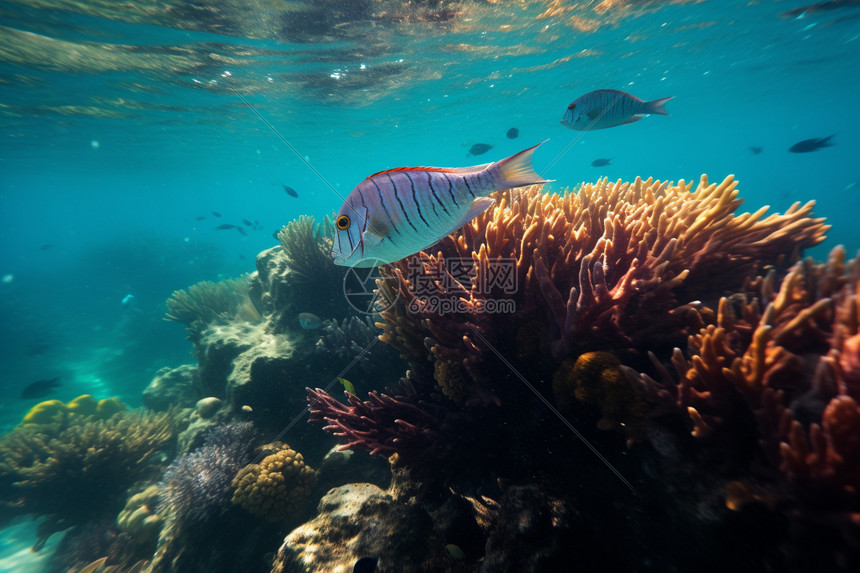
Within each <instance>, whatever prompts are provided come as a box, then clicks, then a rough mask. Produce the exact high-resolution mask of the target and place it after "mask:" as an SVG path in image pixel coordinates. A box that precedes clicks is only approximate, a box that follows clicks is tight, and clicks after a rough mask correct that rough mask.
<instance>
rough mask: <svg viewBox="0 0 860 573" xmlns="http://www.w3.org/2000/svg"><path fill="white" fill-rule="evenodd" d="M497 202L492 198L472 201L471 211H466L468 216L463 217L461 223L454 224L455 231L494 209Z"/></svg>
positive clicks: (480, 198)
mask: <svg viewBox="0 0 860 573" xmlns="http://www.w3.org/2000/svg"><path fill="white" fill-rule="evenodd" d="M495 202H496V200H495V199H493V198H492V197H478V198H477V199H475V200H474V201H472V204H471V205H469V210H468V211H466V214H465V215H463V216H462V217H461V218H460V220H459V221H457V222H456V223H454V225H453V229H459V228H460V227H462V226H463V225H465V224H466V223H468V222H469V221H471V220H472V219H474V218H475V217H477V216H478V215H480V214H481V213H483V212H484V211H486V210H487V209H489V208H490V207H492V206H493V203H495Z"/></svg>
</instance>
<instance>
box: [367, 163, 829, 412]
mask: <svg viewBox="0 0 860 573" xmlns="http://www.w3.org/2000/svg"><path fill="white" fill-rule="evenodd" d="M741 202H742V201H741V200H740V199H738V198H737V190H736V183H735V182H734V180H733V179H732V178H731V177H729V178H727V179H726V180H724V181H723V182H722V183H720V184H718V185H717V184H711V183H709V182H708V180H707V178H706V177H704V176H703V177H702V179H701V181H700V182H699V185H698V186H697V188H696V189H695V190H693V189H692V185H691V184H689V183H685V182H684V181H680V182H679V183H678V184H677V185H675V184H670V183H666V182H659V181H653V180H651V179H649V180H647V181H642V180H640V179H637V180H636V181H635V182H634V183H632V184H630V183H622V182H617V183H609V182H608V181H607V180H602V181H599V182H598V183H596V184H594V185H592V184H586V185H583V186H582V188H581V189H580V190H579V192H578V193H576V194H573V193H566V194H564V195H561V196H559V195H553V194H547V193H543V192H542V191H541V189H540V187H537V186H533V187H529V188H526V189H523V190H512V191H508V192H504V193H501V194H499V196H498V201H497V205H496V207H495V208H493V209H490V210H488V211H486V212H485V213H484V214H482V215H480V216H479V217H477V218H476V219H475V220H473V221H472V222H471V223H469V224H467V225H466V226H465V227H463V228H462V229H461V230H460V231H458V232H456V233H454V234H452V235H449V236H448V237H447V238H445V239H443V240H442V241H441V242H440V243H439V244H438V245H437V246H436V247H434V249H435V251H433V252H421V253H419V254H417V255H414V256H412V257H408V258H407V259H404V260H402V261H399V262H397V263H395V264H393V265H391V266H389V267H388V269H387V272H388V273H389V274H390V275H391V276H394V277H396V278H397V279H398V281H399V285H400V288H399V290H398V291H393V289H391V288H390V287H384V286H383V285H380V287H381V288H380V295H381V296H382V298H383V299H385V300H387V301H388V302H389V303H390V306H389V308H388V309H387V310H385V311H384V312H382V317H383V319H384V322H383V323H382V324H380V326H381V327H382V328H384V332H383V334H382V336H381V340H383V341H384V342H387V343H389V344H391V345H393V346H394V347H395V348H397V349H398V350H399V351H400V352H401V353H402V354H403V355H405V356H409V357H412V358H414V359H419V358H420V357H422V356H424V355H426V347H429V348H430V349H431V351H432V355H433V358H434V360H445V361H448V362H451V363H457V364H459V365H460V366H461V367H462V368H463V369H464V370H465V372H466V373H468V375H469V376H470V377H471V378H472V379H473V380H477V381H480V380H481V379H482V371H484V370H485V369H484V368H482V367H481V366H482V363H483V362H484V358H485V357H484V355H485V354H486V344H485V343H484V340H486V341H487V342H489V343H490V344H493V345H495V346H497V347H499V348H500V350H501V351H503V352H504V351H506V350H511V351H513V350H515V344H516V341H514V340H513V339H512V337H511V336H508V333H509V332H511V333H522V332H525V330H524V328H525V327H526V326H528V327H529V328H528V329H526V330H528V331H529V332H531V334H530V336H529V340H530V341H532V344H531V350H532V351H533V350H534V349H536V348H539V349H540V353H541V355H542V357H543V358H551V359H553V360H554V361H561V360H563V359H565V358H568V357H571V356H576V355H578V354H581V353H583V352H587V351H590V350H608V349H612V350H613V351H621V352H622V353H626V352H630V351H632V352H634V353H637V354H644V352H645V351H647V350H655V349H657V350H660V349H666V350H668V349H671V347H672V346H674V345H677V344H679V343H680V342H681V341H683V339H684V338H685V337H686V335H687V334H688V333H689V331H691V330H692V331H695V330H697V329H698V328H700V327H701V326H703V319H702V317H701V315H700V312H699V310H700V305H699V303H697V302H691V301H696V300H707V299H709V298H716V297H717V296H719V295H720V294H722V293H723V292H724V291H725V289H728V288H735V289H736V288H739V287H740V286H741V284H740V282H741V280H742V277H744V276H745V275H746V274H750V273H753V272H754V271H757V270H759V269H761V268H762V267H763V265H764V264H766V263H779V262H781V261H784V260H786V259H789V258H791V257H794V256H796V254H797V252H798V251H799V250H801V249H803V248H806V247H810V246H813V245H816V244H818V243H819V242H821V241H822V240H823V238H824V232H825V231H826V229H827V228H828V227H827V226H826V225H824V224H823V222H822V220H821V219H811V218H810V217H809V214H810V212H811V208H812V205H813V204H812V203H808V204H806V205H804V206H801V205H800V204H795V205H793V206H792V207H790V208H789V209H788V211H787V212H786V213H785V214H782V215H776V214H774V215H770V216H768V217H764V213H765V209H760V210H758V211H756V212H755V213H752V214H750V213H746V214H742V215H735V211H736V210H737V209H738V207H739V206H740V204H741ZM508 271H510V272H508ZM395 295H396V296H395ZM440 300H443V301H449V302H450V305H449V306H450V307H451V308H453V310H452V311H451V312H440V310H439V309H440V306H439V304H438V301H440ZM500 301H511V302H513V303H514V304H513V305H507V306H506V308H508V309H512V310H511V311H510V312H504V313H500V312H487V309H488V308H490V307H491V306H495V307H500ZM511 354H517V353H515V352H512V353H511ZM470 390H472V391H473V389H470ZM471 398H472V400H475V399H485V396H482V395H481V393H480V392H479V393H477V394H475V393H474V391H473V395H472V396H471Z"/></svg>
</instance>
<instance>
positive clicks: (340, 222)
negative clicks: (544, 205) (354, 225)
mask: <svg viewBox="0 0 860 573" xmlns="http://www.w3.org/2000/svg"><path fill="white" fill-rule="evenodd" d="M349 223H350V221H349V217H348V216H346V215H341V216H340V217H338V218H337V221H335V225H337V228H338V229H340V230H341V231H346V230H347V229H349Z"/></svg>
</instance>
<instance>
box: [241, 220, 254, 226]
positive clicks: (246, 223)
mask: <svg viewBox="0 0 860 573" xmlns="http://www.w3.org/2000/svg"><path fill="white" fill-rule="evenodd" d="M242 223H244V224H245V226H246V227H253V226H254V223H252V222H251V221H249V220H248V219H242Z"/></svg>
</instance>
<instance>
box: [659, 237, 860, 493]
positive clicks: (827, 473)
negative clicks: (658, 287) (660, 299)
mask: <svg viewBox="0 0 860 573" xmlns="http://www.w3.org/2000/svg"><path fill="white" fill-rule="evenodd" d="M858 281H860V261H858V259H854V260H853V261H850V262H848V263H846V261H845V252H844V250H843V249H842V248H841V247H837V248H836V249H834V250H833V251H832V252H831V254H830V259H829V261H828V263H826V264H815V263H813V262H812V261H811V260H806V261H803V262H800V263H797V264H796V265H795V266H794V267H793V268H792V269H791V271H790V272H789V273H788V275H787V276H786V277H785V278H784V279H783V280H782V282H781V284H780V285H779V289H778V290H776V280H775V275H774V273H770V274H768V275H767V276H766V277H761V278H759V279H756V280H755V281H752V282H751V283H750V284H749V285H748V289H749V290H750V293H749V294H748V295H740V296H735V297H732V298H724V299H722V300H721V301H720V306H719V312H718V315H717V317H718V318H717V324H716V325H710V326H708V327H707V328H704V329H702V330H701V331H700V332H699V333H698V334H696V335H693V336H691V337H690V339H689V344H688V350H689V352H690V358H689V359H686V358H684V356H683V354H682V353H681V351H680V350H678V349H676V350H675V353H674V355H673V357H672V365H673V367H674V370H675V372H676V374H677V376H678V377H679V379H680V382H679V383H678V385H677V386H675V384H674V382H672V379H671V376H670V375H669V373H668V372H667V371H666V370H664V369H662V367H661V366H660V364H659V363H658V362H656V360H655V365H656V366H657V368H658V370H660V371H661V382H656V381H654V380H653V379H651V378H649V377H647V376H643V377H642V380H643V381H644V382H645V384H646V386H647V388H648V391H649V393H650V394H651V396H652V397H654V398H655V399H656V400H657V401H659V402H662V403H663V405H664V406H665V407H667V408H669V409H671V408H672V407H673V405H674V406H675V407H678V408H681V409H683V410H685V411H686V412H688V414H689V416H690V418H691V420H692V425H693V430H692V433H693V435H694V436H695V437H697V438H707V439H708V440H709V441H710V442H711V443H717V444H720V445H721V448H722V452H723V456H724V458H725V459H724V461H726V462H728V463H733V464H738V463H746V462H747V461H748V460H749V459H750V457H751V456H755V455H756V454H755V452H756V451H757V450H759V449H760V450H761V452H762V455H763V459H764V461H766V462H768V463H769V464H770V465H771V467H773V468H779V469H780V470H781V471H782V472H783V473H784V474H785V475H786V476H787V477H788V478H790V480H791V481H792V482H793V483H795V484H796V485H799V486H803V487H807V488H808V487H812V488H829V489H832V490H835V491H840V492H843V493H853V492H856V491H857V489H858V487H860V439H858V438H857V436H858V435H860V407H858V406H857V400H858V399H860V387H858V386H857V385H856V380H857V379H858V376H860V369H858V368H857V365H858V364H860V362H859V361H858V349H857V345H856V344H855V340H856V339H857V338H856V337H857V334H858V320H857V317H858V313H857V305H858V300H857V299H858V297H857V289H858ZM738 454H740V455H738Z"/></svg>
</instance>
